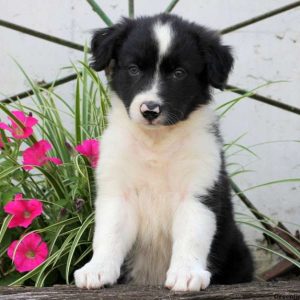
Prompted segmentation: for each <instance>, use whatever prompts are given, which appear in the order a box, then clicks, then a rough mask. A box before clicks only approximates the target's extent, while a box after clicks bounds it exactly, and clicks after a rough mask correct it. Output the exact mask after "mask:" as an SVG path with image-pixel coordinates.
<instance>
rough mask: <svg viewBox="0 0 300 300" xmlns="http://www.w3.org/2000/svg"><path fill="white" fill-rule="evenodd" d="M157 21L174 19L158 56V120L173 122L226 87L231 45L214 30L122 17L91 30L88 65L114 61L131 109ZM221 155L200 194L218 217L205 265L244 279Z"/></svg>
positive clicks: (149, 73)
mask: <svg viewBox="0 0 300 300" xmlns="http://www.w3.org/2000/svg"><path fill="white" fill-rule="evenodd" d="M157 21H160V22H161V23H165V22H170V23H172V29H173V30H174V32H175V35H174V40H172V46H171V49H169V52H168V54H167V55H166V56H165V57H164V58H163V59H162V61H161V65H160V70H159V71H160V76H161V77H160V88H159V93H160V97H161V98H162V99H164V103H163V107H162V111H163V112H164V113H165V114H166V115H167V116H168V118H167V119H166V121H165V122H164V123H163V124H162V125H172V124H175V123H176V122H178V121H182V120H185V119H186V118H188V116H189V114H190V113H191V112H192V111H194V110H195V109H196V108H197V107H199V106H201V105H205V104H207V103H208V102H209V100H210V99H211V95H210V92H211V88H212V87H215V88H218V89H223V88H224V86H225V83H226V80H227V77H228V74H229V72H230V70H231V69H232V66H233V57H232V55H231V51H230V48H229V47H228V46H224V45H222V43H221V40H220V37H219V35H218V34H217V32H215V31H212V30H209V29H207V28H205V27H203V26H199V25H196V24H194V23H190V22H187V21H184V20H182V19H181V18H180V17H177V16H174V15H168V14H160V15H157V16H154V17H143V18H138V19H136V20H130V19H123V20H122V21H121V22H120V23H118V24H116V25H114V26H113V27H111V28H106V29H103V30H100V31H97V32H96V33H95V35H94V37H93V40H92V47H91V48H92V54H93V62H92V66H93V68H95V70H97V71H100V70H103V69H105V68H107V67H108V66H109V65H110V64H111V62H113V67H112V71H111V81H110V84H111V87H112V89H113V90H114V91H115V92H116V93H117V94H118V95H119V97H120V98H121V100H122V101H123V102H124V104H125V106H126V107H127V108H129V106H130V103H131V102H132V100H133V98H134V96H135V95H137V94H138V93H139V92H141V91H142V90H144V89H146V88H147V86H149V85H150V84H151V82H152V80H153V76H154V72H155V67H156V64H157V60H158V57H159V55H158V49H157V45H156V42H155V40H154V38H153V36H152V33H151V30H152V28H153V25H154V24H155V23H156V22H157ZM132 64H134V65H137V66H138V68H139V70H140V73H139V74H138V75H137V76H131V75H130V74H129V67H130V65H132ZM178 67H181V68H184V69H185V70H186V76H185V77H184V78H182V79H180V80H177V79H174V76H173V75H174V70H176V68H178ZM149 100H155V99H149ZM211 132H212V134H214V135H215V136H216V137H217V138H218V140H219V141H221V137H220V134H219V129H218V125H217V124H213V126H212V128H211ZM220 155H221V156H222V166H221V171H220V174H219V178H218V180H217V181H216V182H215V185H214V186H213V187H212V188H211V189H210V190H209V191H207V195H206V196H205V197H201V199H200V200H201V201H202V202H203V203H205V204H206V205H207V206H208V207H209V208H210V209H211V210H212V211H213V212H214V213H215V215H216V218H217V231H216V234H215V236H214V240H213V243H212V246H211V251H210V255H209V269H210V271H211V272H212V282H213V283H224V284H231V283H238V282H246V281H250V280H251V279H252V276H253V261H252V258H251V255H250V251H249V249H248V248H247V246H246V245H245V242H244V239H243V236H242V234H241V232H240V231H239V229H238V228H237V225H236V224H235V222H234V218H233V208H232V203H231V195H230V184H229V180H228V176H227V173H226V170H225V164H224V157H223V153H221V154H220ZM196 196H197V195H196ZM123 275H124V276H121V278H120V280H119V282H120V281H126V272H125V273H124V274H123ZM127 279H128V278H127Z"/></svg>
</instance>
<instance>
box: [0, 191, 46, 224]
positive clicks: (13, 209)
mask: <svg viewBox="0 0 300 300" xmlns="http://www.w3.org/2000/svg"><path fill="white" fill-rule="evenodd" d="M4 211H5V212H6V213H8V214H10V215H12V216H13V218H12V219H11V220H10V222H9V224H8V228H13V227H17V226H21V227H25V228H27V227H28V226H29V225H30V224H31V223H32V221H33V220H34V219H35V218H36V217H38V216H39V215H41V214H42V212H43V204H42V203H41V202H40V200H37V199H30V200H24V199H23V195H22V194H17V195H16V196H15V198H14V200H12V201H10V202H8V203H7V204H6V205H5V206H4Z"/></svg>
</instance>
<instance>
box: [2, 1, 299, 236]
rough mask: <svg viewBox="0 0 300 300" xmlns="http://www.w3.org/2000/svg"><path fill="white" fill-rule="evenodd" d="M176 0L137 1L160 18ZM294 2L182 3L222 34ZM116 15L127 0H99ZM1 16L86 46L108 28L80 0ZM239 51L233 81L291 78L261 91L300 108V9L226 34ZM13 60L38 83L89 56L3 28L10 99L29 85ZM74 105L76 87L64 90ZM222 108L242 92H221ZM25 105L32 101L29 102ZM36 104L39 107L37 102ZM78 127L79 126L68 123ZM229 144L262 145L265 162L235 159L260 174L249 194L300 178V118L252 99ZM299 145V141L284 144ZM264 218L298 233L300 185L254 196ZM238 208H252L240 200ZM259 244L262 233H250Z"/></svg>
mask: <svg viewBox="0 0 300 300" xmlns="http://www.w3.org/2000/svg"><path fill="white" fill-rule="evenodd" d="M169 1H170V0H152V1H147V0H136V1H135V2H136V14H137V15H144V14H147V15H148V14H154V13H158V12H161V11H163V10H164V8H165V7H166V6H167V4H168V3H169ZM290 2H291V1H290V0H252V1H247V0H239V1H236V0H210V1H204V0H202V1H201V0H181V1H180V2H179V4H178V5H177V6H176V7H175V9H174V13H177V14H179V15H181V16H183V17H185V18H187V19H189V20H193V21H196V22H198V23H200V24H203V25H207V26H210V27H212V28H215V29H222V28H224V27H227V26H229V25H232V24H235V23H237V22H240V21H243V20H244V19H247V18H250V17H253V16H256V15H258V14H261V13H263V12H266V11H269V10H271V9H275V8H277V7H280V6H282V5H286V4H288V3H290ZM98 3H99V4H100V5H101V6H102V8H103V9H104V10H105V11H106V12H107V14H108V16H109V17H110V18H111V19H112V20H113V21H117V20H118V19H119V17H120V16H121V15H127V0H119V1H117V0H110V1H100V0H99V1H98ZM0 18H1V19H4V20H8V21H10V22H14V23H17V24H20V25H23V26H27V27H30V28H32V29H36V30H39V31H42V32H45V33H48V34H52V35H56V36H59V37H62V38H65V39H68V40H71V41H74V42H77V43H79V44H83V43H84V42H85V41H89V38H90V31H91V30H92V29H95V28H98V27H104V26H105V25H104V23H103V22H102V21H101V20H100V19H99V17H98V16H97V15H96V14H95V13H94V12H93V11H92V10H91V8H90V7H89V5H88V4H87V2H86V1H83V0H82V1H79V0H64V1H61V0H52V1H42V0H23V1H21V0H10V1H7V0H0ZM224 41H225V42H226V43H227V44H229V45H232V46H233V48H234V53H235V58H236V64H235V69H234V72H233V74H232V76H231V78H230V83H231V84H234V85H238V86H240V87H243V88H246V89H251V88H254V87H257V86H258V85H261V84H263V83H265V82H266V81H268V80H272V81H277V80H285V81H287V82H284V83H277V84H273V85H271V86H268V87H265V88H263V89H261V90H259V93H260V94H263V95H266V96H271V97H272V98H273V99H276V100H279V101H282V102H284V103H288V104H291V105H294V106H298V107H300V97H299V95H300V63H299V62H300V8H297V9H293V10H291V11H289V12H285V13H282V14H280V15H277V16H275V17H272V18H269V19H267V20H264V21H262V22H259V23H257V24H254V25H251V26H248V27H245V28H243V29H241V30H238V31H236V32H233V33H230V34H228V35H226V36H224ZM12 57H13V58H14V59H16V60H17V61H18V62H19V63H20V64H21V65H22V67H23V68H24V69H25V70H26V72H27V73H28V74H29V75H30V76H31V78H33V79H34V80H37V81H41V80H44V81H51V80H53V79H54V78H56V77H57V76H58V75H60V76H63V75H66V74H67V71H66V70H64V71H61V72H60V68H61V67H64V66H67V65H69V64H70V61H76V60H78V59H81V58H82V53H81V52H80V51H76V50H72V49H69V48H66V47H63V46H59V45H56V44H53V43H50V42H47V41H44V40H41V39H37V38H33V37H30V36H28V35H25V34H22V33H18V32H16V31H13V30H10V29H6V28H3V27H0V62H1V65H0V66H1V67H0V93H1V94H2V95H3V97H2V96H0V98H4V95H7V96H10V95H13V94H15V93H17V92H20V91H23V90H24V89H26V88H28V87H27V86H26V85H27V84H26V81H25V79H24V77H23V76H22V74H21V72H20V71H19V70H18V68H17V66H16V64H15V63H14V62H13V60H12ZM58 91H59V92H60V93H61V94H63V95H64V96H65V97H66V98H67V99H70V101H72V95H73V91H74V86H73V84H72V83H69V84H66V85H64V86H62V87H59V88H58ZM215 96H216V99H217V103H222V102H224V101H225V100H226V99H232V98H234V97H237V95H235V94H232V93H219V92H216V95H215ZM23 102H24V103H29V104H30V103H31V102H30V100H29V99H24V100H23ZM31 105H32V104H31ZM68 125H69V126H71V124H68ZM222 129H223V133H224V136H225V139H226V141H230V140H233V139H235V138H236V137H238V136H240V135H242V134H244V133H245V136H244V137H243V138H242V140H241V141H240V143H241V144H244V145H246V146H250V145H254V144H258V143H264V142H270V141H278V140H281V141H282V142H278V143H268V144H264V145H261V146H257V147H255V148H251V149H252V150H253V151H255V152H256V153H257V155H258V157H254V156H251V155H249V153H247V152H243V153H241V154H239V155H235V156H234V157H232V158H231V159H230V161H231V162H238V163H241V164H243V165H245V166H247V167H246V168H247V169H252V170H253V171H254V172H252V173H246V174H243V175H240V176H237V177H236V182H237V183H238V184H239V185H240V187H241V188H242V189H245V188H248V187H252V186H255V185H257V184H260V183H265V182H269V181H273V180H277V179H283V178H295V177H298V178H300V143H299V132H300V118H299V116H298V115H295V114H292V113H289V112H286V111H282V110H280V109H277V108H274V107H270V106H268V105H266V104H262V103H259V102H257V101H255V100H251V99H245V100H243V101H242V102H241V103H239V104H238V105H237V106H236V107H235V108H234V109H233V110H232V111H231V112H230V114H229V116H228V117H226V118H225V119H224V121H223V125H222ZM292 140H298V142H283V141H292ZM247 195H248V196H249V198H250V199H251V200H252V201H253V203H254V204H255V205H256V206H257V207H258V208H259V209H261V210H262V212H263V213H265V214H268V215H270V216H272V217H273V218H275V219H280V220H282V221H283V222H285V224H287V225H288V227H289V228H290V229H291V230H295V228H296V226H293V225H292V224H290V223H296V224H298V225H299V224H300V219H299V215H300V183H299V182H298V183H287V184H279V185H273V186H270V187H266V188H259V189H255V190H251V191H249V192H248V193H247ZM235 202H236V207H237V209H238V210H240V211H246V210H245V209H244V207H243V204H241V203H240V202H239V201H237V200H236V201H235ZM298 228H299V226H298ZM246 232H247V236H248V238H249V239H250V240H253V239H255V238H257V237H260V235H258V234H256V233H255V232H254V231H253V230H252V229H249V228H248V229H246Z"/></svg>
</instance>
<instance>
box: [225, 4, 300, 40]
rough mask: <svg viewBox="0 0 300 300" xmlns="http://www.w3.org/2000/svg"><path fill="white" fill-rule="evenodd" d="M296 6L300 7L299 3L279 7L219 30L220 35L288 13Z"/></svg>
mask: <svg viewBox="0 0 300 300" xmlns="http://www.w3.org/2000/svg"><path fill="white" fill-rule="evenodd" d="M297 6H300V1H296V2H293V3H290V4H288V5H285V6H282V7H279V8H277V9H274V10H271V11H269V12H267V13H264V14H261V15H258V16H256V17H254V18H251V19H248V20H245V21H243V22H240V23H237V24H235V25H232V26H229V27H226V28H224V29H223V30H221V31H220V33H221V34H226V33H229V32H233V31H235V30H238V29H240V28H243V27H246V26H248V25H251V24H254V23H257V22H259V21H262V20H264V19H267V18H270V17H273V16H276V15H278V14H281V13H283V12H286V11H288V10H290V9H293V8H295V7H297Z"/></svg>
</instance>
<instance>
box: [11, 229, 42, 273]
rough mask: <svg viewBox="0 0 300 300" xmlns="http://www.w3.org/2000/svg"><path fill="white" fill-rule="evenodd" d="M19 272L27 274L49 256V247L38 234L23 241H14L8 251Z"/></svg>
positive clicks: (31, 235)
mask: <svg viewBox="0 0 300 300" xmlns="http://www.w3.org/2000/svg"><path fill="white" fill-rule="evenodd" d="M7 255H8V256H9V257H10V258H11V260H12V261H13V263H14V264H15V266H16V269H17V271H18V272H21V273H22V272H27V271H31V270H33V269H35V268H36V267H37V266H39V265H40V264H41V263H43V262H44V261H45V260H46V258H47V256H48V246H47V244H46V243H45V242H43V241H42V238H41V236H40V235H39V234H38V233H35V232H33V233H30V234H28V235H27V236H25V237H24V238H23V239H21V241H18V240H16V241H13V242H12V243H11V244H10V246H9V247H8V249H7Z"/></svg>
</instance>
